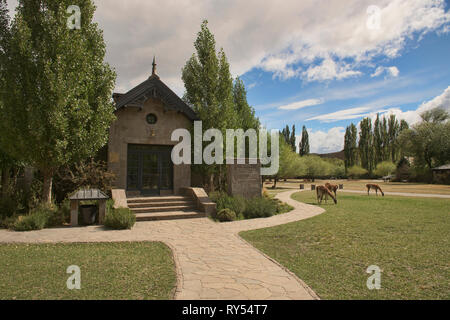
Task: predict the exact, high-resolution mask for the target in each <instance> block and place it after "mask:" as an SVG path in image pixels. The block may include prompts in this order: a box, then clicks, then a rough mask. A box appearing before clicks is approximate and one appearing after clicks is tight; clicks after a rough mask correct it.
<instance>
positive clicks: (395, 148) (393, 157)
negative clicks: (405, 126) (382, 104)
mask: <svg viewBox="0 0 450 320" xmlns="http://www.w3.org/2000/svg"><path fill="white" fill-rule="evenodd" d="M388 124H389V130H388V136H389V154H390V161H392V162H393V163H396V162H397V160H398V159H399V155H400V154H399V145H398V141H397V138H398V134H399V132H400V125H399V123H398V121H397V119H396V117H395V115H394V114H391V115H390V117H389V121H388Z"/></svg>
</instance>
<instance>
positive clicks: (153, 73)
mask: <svg viewBox="0 0 450 320" xmlns="http://www.w3.org/2000/svg"><path fill="white" fill-rule="evenodd" d="M152 66H153V67H152V76H154V75H156V57H155V56H153V63H152Z"/></svg>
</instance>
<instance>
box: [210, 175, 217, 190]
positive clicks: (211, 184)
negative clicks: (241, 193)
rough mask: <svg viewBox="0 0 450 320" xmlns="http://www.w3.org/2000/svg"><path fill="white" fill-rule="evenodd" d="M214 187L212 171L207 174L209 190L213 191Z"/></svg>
mask: <svg viewBox="0 0 450 320" xmlns="http://www.w3.org/2000/svg"><path fill="white" fill-rule="evenodd" d="M215 190H216V189H215V188H214V173H211V175H210V176H209V191H210V192H214V191H215Z"/></svg>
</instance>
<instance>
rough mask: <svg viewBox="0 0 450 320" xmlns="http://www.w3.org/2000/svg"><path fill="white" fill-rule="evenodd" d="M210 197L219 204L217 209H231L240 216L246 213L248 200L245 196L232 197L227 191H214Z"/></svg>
mask: <svg viewBox="0 0 450 320" xmlns="http://www.w3.org/2000/svg"><path fill="white" fill-rule="evenodd" d="M210 198H211V200H212V201H214V202H215V203H216V204H217V211H220V210H222V209H230V210H231V211H234V212H235V213H236V215H238V216H239V215H242V214H243V213H244V210H245V207H246V201H245V199H244V198H243V197H231V196H229V195H228V194H226V193H217V192H213V193H212V195H211V196H210Z"/></svg>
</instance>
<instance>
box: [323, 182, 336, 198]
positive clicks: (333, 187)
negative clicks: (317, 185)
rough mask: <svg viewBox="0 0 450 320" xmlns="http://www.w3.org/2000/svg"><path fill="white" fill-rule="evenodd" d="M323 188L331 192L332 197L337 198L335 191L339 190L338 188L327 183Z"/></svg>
mask: <svg viewBox="0 0 450 320" xmlns="http://www.w3.org/2000/svg"><path fill="white" fill-rule="evenodd" d="M325 187H327V188H328V190H330V191H333V193H334V196H335V197H337V191H338V189H339V186H337V185H335V184H331V183H329V182H327V183H325Z"/></svg>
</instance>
